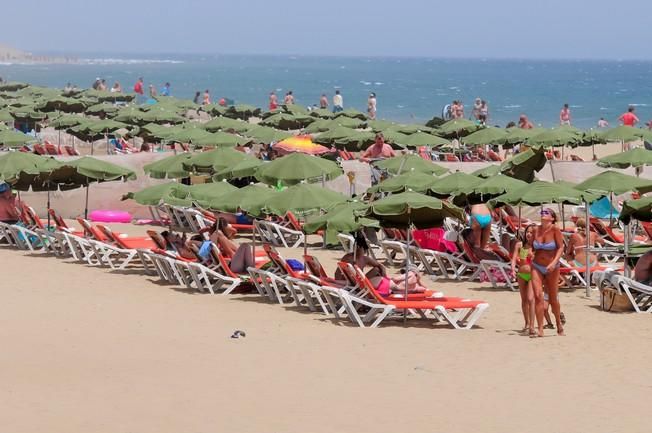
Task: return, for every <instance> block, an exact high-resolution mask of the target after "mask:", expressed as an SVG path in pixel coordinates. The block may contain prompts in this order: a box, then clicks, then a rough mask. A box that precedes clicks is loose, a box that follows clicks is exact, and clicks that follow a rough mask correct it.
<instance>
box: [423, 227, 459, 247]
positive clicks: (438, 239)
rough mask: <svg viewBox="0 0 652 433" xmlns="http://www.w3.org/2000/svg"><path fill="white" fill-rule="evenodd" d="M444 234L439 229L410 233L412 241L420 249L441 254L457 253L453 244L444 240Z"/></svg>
mask: <svg viewBox="0 0 652 433" xmlns="http://www.w3.org/2000/svg"><path fill="white" fill-rule="evenodd" d="M445 234H446V232H445V231H444V230H443V229H442V228H439V227H437V228H432V229H425V230H414V231H413V232H412V235H413V236H414V241H415V242H416V243H417V245H418V246H419V247H420V248H425V249H427V250H433V251H439V252H442V253H454V252H457V246H456V245H455V242H451V241H448V240H446V239H445V238H444V235H445Z"/></svg>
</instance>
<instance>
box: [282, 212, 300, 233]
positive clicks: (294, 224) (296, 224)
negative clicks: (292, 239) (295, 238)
mask: <svg viewBox="0 0 652 433" xmlns="http://www.w3.org/2000/svg"><path fill="white" fill-rule="evenodd" d="M285 216H286V217H287V219H288V221H289V222H290V225H291V226H292V228H293V229H295V230H298V231H302V230H303V228H302V227H301V223H300V222H299V220H298V219H297V217H296V216H294V214H293V213H292V212H289V211H288V213H287V214H285Z"/></svg>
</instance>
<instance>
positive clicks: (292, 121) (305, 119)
mask: <svg viewBox="0 0 652 433" xmlns="http://www.w3.org/2000/svg"><path fill="white" fill-rule="evenodd" d="M314 121H315V118H314V117H311V116H308V115H301V114H298V115H294V114H288V113H277V114H274V115H273V116H270V117H268V118H266V119H265V120H263V121H262V122H260V124H261V125H263V126H271V127H273V128H277V129H283V130H286V131H287V130H290V129H301V128H305V127H306V126H308V125H310V124H311V123H312V122H314Z"/></svg>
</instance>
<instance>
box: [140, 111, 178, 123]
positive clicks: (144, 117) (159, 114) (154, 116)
mask: <svg viewBox="0 0 652 433" xmlns="http://www.w3.org/2000/svg"><path fill="white" fill-rule="evenodd" d="M136 119H137V120H138V122H139V123H140V124H144V123H158V124H165V123H169V124H179V123H184V122H185V121H186V119H185V118H184V117H182V116H180V115H178V114H177V113H176V112H175V111H173V110H170V109H166V108H164V107H154V108H151V109H149V110H147V111H146V112H144V113H137V114H136Z"/></svg>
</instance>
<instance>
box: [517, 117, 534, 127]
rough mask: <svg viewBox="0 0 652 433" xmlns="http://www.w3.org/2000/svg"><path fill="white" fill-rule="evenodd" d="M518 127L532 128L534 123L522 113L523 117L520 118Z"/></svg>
mask: <svg viewBox="0 0 652 433" xmlns="http://www.w3.org/2000/svg"><path fill="white" fill-rule="evenodd" d="M518 127H519V128H521V129H532V128H534V125H533V124H532V122H530V119H528V118H527V116H526V115H525V114H521V117H519V118H518Z"/></svg>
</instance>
